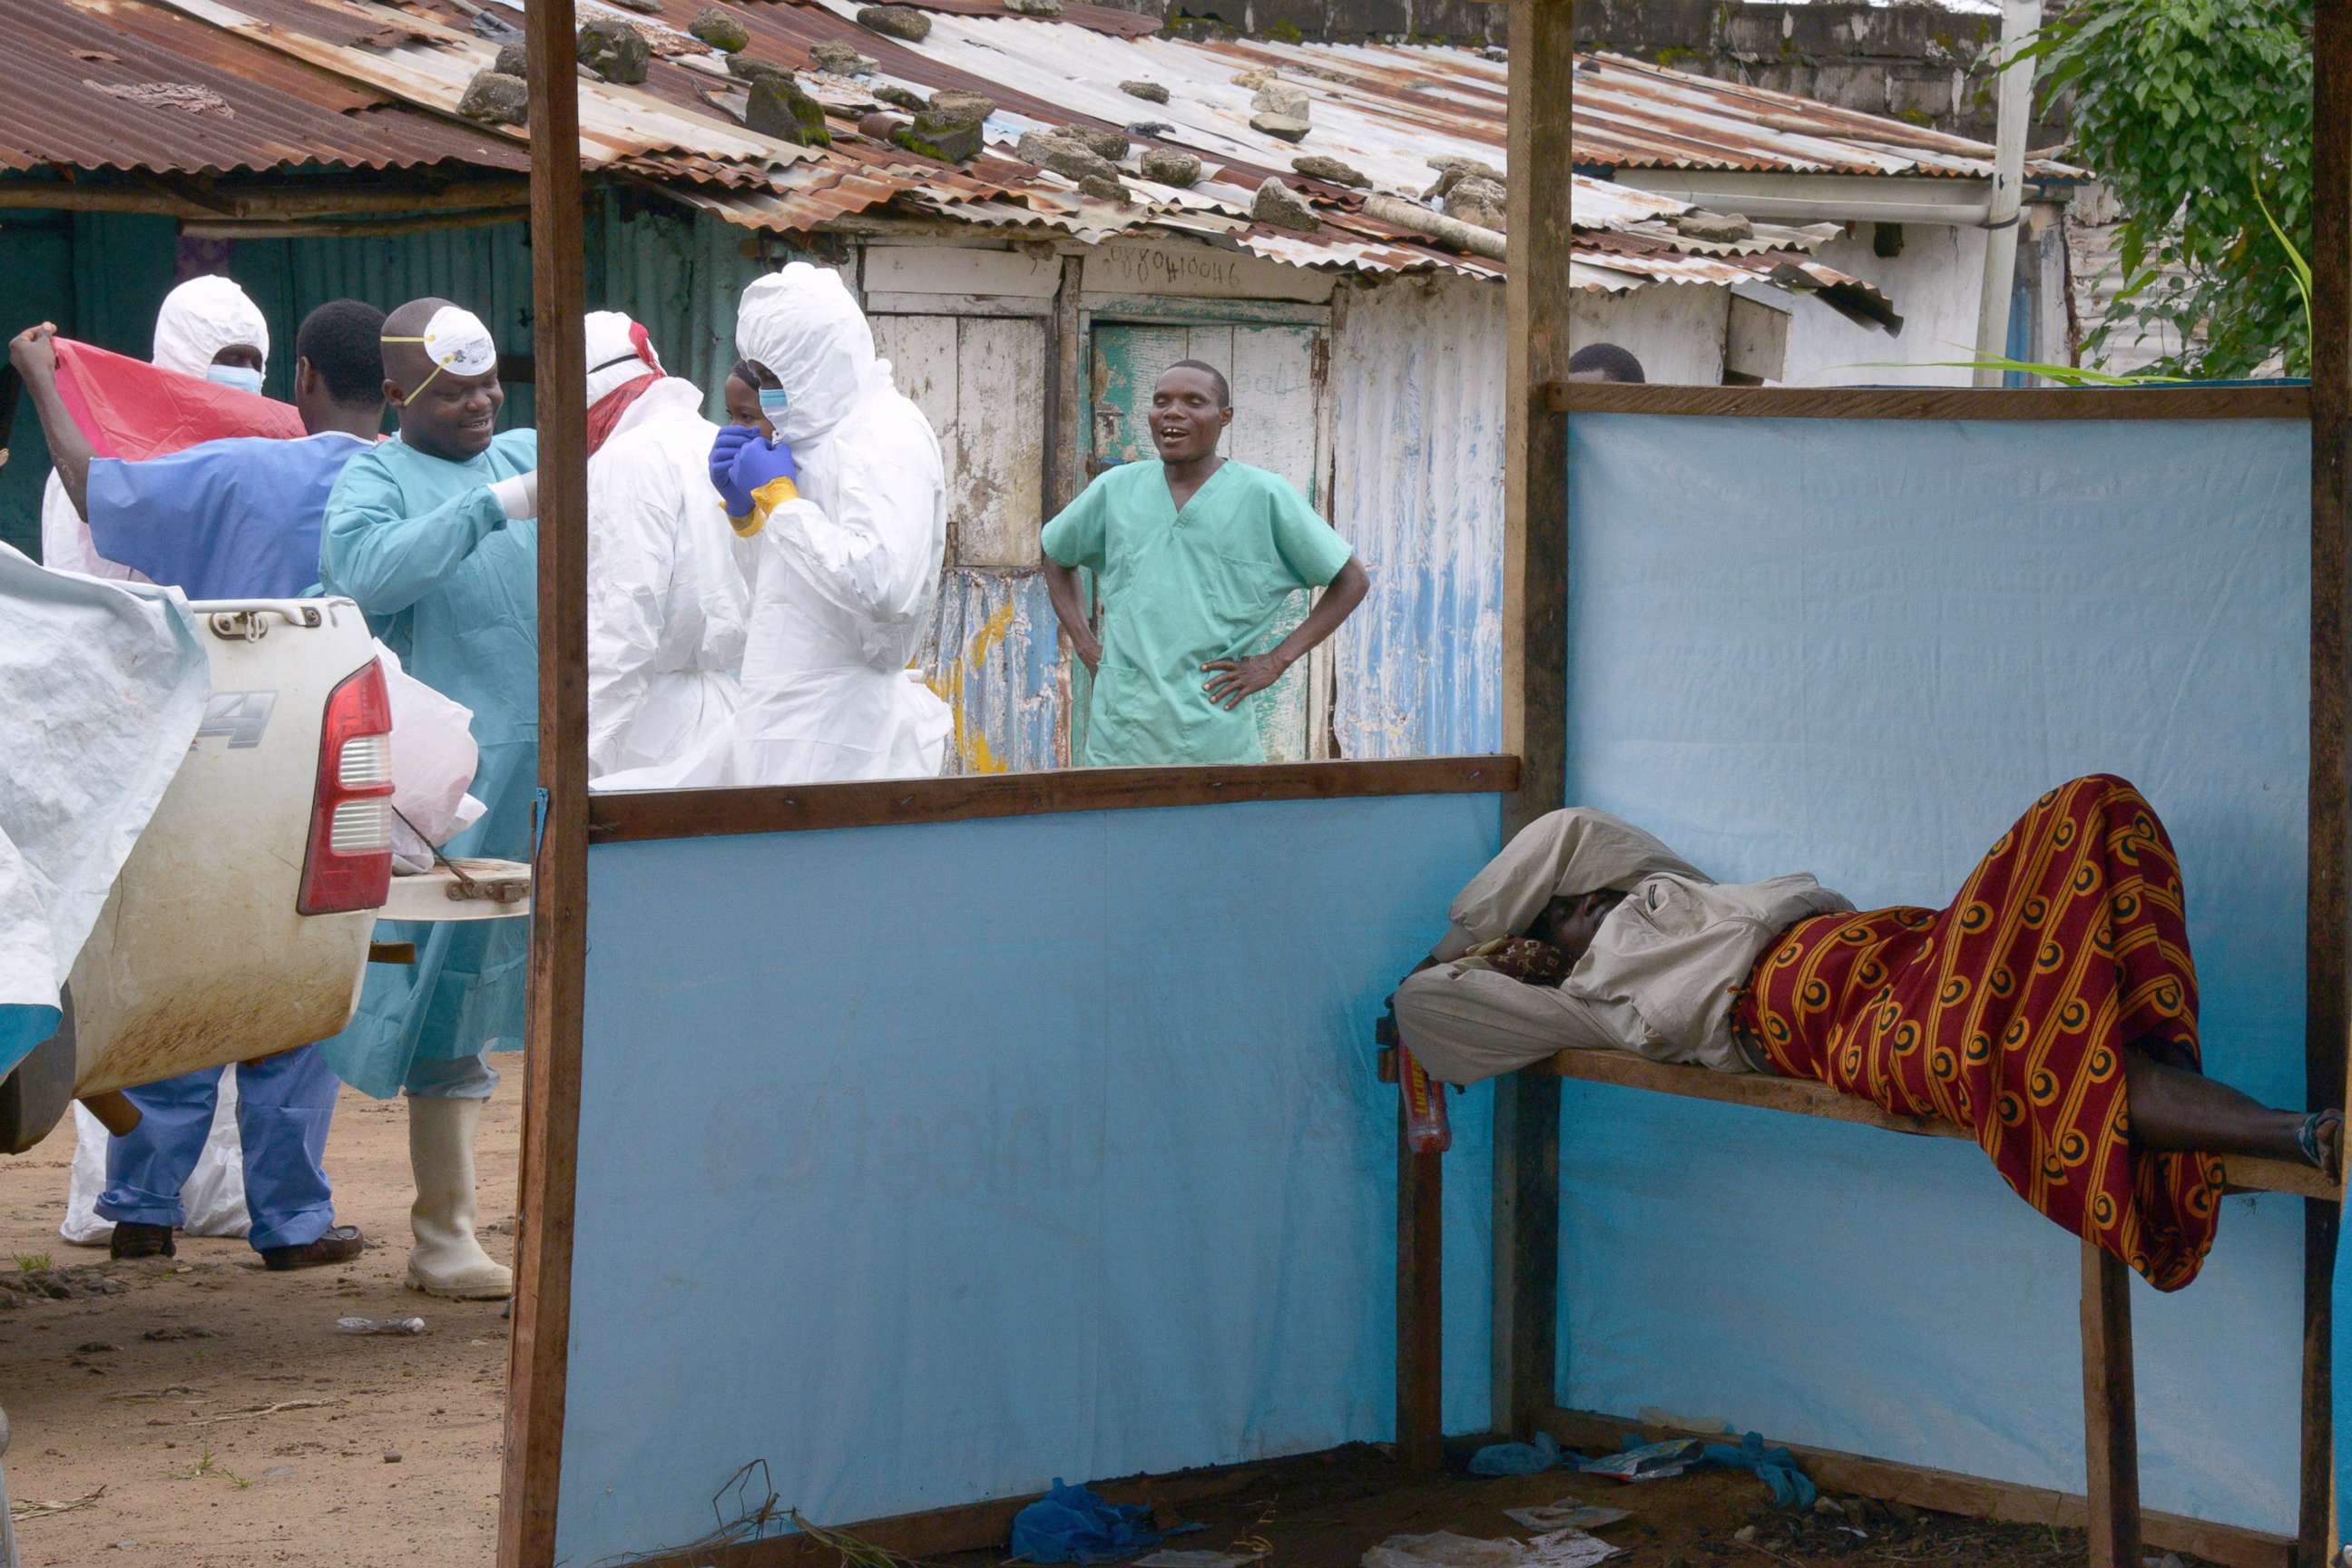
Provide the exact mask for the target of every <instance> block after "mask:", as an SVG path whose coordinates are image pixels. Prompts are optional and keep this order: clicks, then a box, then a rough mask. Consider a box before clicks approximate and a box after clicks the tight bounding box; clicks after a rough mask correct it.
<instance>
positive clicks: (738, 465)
mask: <svg viewBox="0 0 2352 1568" xmlns="http://www.w3.org/2000/svg"><path fill="white" fill-rule="evenodd" d="M799 477H800V469H799V468H798V467H797V466H796V465H795V464H794V463H793V449H792V448H791V447H784V446H776V447H771V446H769V445H768V443H767V442H766V441H765V440H764V439H760V438H754V439H752V440H750V441H746V442H744V443H743V444H742V446H740V447H737V448H736V451H735V468H734V471H733V472H732V473H730V475H729V476H728V483H729V484H730V485H732V486H734V487H735V488H736V489H739V490H741V491H742V492H743V495H744V498H745V500H744V507H743V511H749V510H751V500H750V498H751V497H752V496H755V495H757V494H759V492H760V487H761V486H762V485H766V484H770V483H772V482H773V481H775V480H777V479H798V478H799ZM724 488H725V487H723V486H722V487H721V489H724ZM730 504H731V503H730ZM729 515H730V516H734V517H740V516H742V515H743V512H731V513H730V514H729Z"/></svg>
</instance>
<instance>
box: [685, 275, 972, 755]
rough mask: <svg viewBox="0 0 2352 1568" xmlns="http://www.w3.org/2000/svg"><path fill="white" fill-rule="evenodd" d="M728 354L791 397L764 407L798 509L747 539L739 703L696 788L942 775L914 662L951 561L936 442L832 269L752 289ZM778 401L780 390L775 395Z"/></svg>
mask: <svg viewBox="0 0 2352 1568" xmlns="http://www.w3.org/2000/svg"><path fill="white" fill-rule="evenodd" d="M735 343H736V348H737V350H738V351H739V352H740V353H741V354H742V355H743V357H744V358H746V359H748V360H751V361H753V362H755V363H758V364H760V365H761V366H763V367H765V368H766V369H767V370H769V371H770V372H772V374H774V375H775V376H776V377H777V378H778V380H779V381H781V382H782V392H783V394H784V397H785V399H786V402H785V405H784V407H782V409H781V410H776V411H773V412H772V413H771V415H770V420H771V422H772V424H773V425H774V426H775V428H776V435H777V437H778V439H779V441H780V442H781V443H782V445H785V446H788V447H791V448H792V452H793V461H794V463H795V464H796V465H797V466H798V468H799V470H800V471H799V475H798V477H797V479H795V481H794V484H795V486H796V488H797V489H798V491H799V494H798V496H797V497H796V498H795V499H793V500H785V501H783V502H782V503H781V504H778V505H776V506H774V507H773V508H772V510H767V511H766V514H765V518H764V521H762V522H761V524H760V525H759V526H758V532H757V533H756V534H755V535H754V536H753V541H752V542H753V543H754V545H755V546H756V547H757V558H758V566H757V571H756V573H755V574H754V576H753V579H752V594H751V636H750V641H749V644H748V646H747V647H746V648H745V651H744V656H743V697H742V705H741V707H740V709H739V710H737V713H736V716H735V722H734V725H733V739H732V743H731V744H730V746H729V747H728V748H727V749H726V752H725V755H724V756H723V757H721V756H716V755H714V756H711V757H709V758H707V759H705V762H704V764H703V765H701V766H698V767H697V768H695V769H693V770H691V772H692V773H693V774H694V775H695V776H694V777H693V780H692V782H695V783H703V784H806V783H814V782H823V781H827V780H849V779H887V778H908V777H920V776H929V775H931V774H935V773H938V772H939V771H940V763H941V762H942V761H943V760H944V758H945V756H946V754H947V742H948V734H949V731H950V729H951V728H952V721H951V718H950V713H949V710H948V705H947V704H946V703H945V702H943V701H941V700H940V698H939V697H938V695H937V694H936V693H934V692H933V691H932V690H931V689H929V687H928V686H926V685H924V684H923V682H922V679H921V678H920V676H919V674H918V673H916V672H915V671H913V670H911V669H909V668H908V665H909V664H910V663H911V661H912V660H913V658H914V657H915V654H916V651H917V650H918V649H919V647H921V646H922V642H923V638H924V636H925V634H926V633H927V632H928V631H929V626H930V620H931V610H932V605H933V604H934V603H935V602H936V601H937V599H938V597H939V587H940V568H941V565H942V563H943V562H944V559H945V557H946V553H947V479H946V474H945V471H944V468H943V466H942V464H941V462H940V443H939V437H937V436H936V435H935V434H933V432H932V430H931V426H930V422H929V420H927V419H925V418H924V417H923V413H922V410H920V409H919V408H917V407H916V406H915V405H914V403H913V402H912V401H911V400H910V399H908V397H907V396H906V395H904V394H902V393H900V392H899V391H898V388H897V387H896V386H894V385H893V384H892V383H891V378H890V366H889V363H888V362H887V361H884V360H878V359H877V358H875V356H874V334H873V331H871V330H870V329H869V328H868V327H867V325H866V316H865V313H864V312H863V311H861V310H858V308H857V302H856V300H853V299H852V298H851V297H850V294H849V290H848V289H846V288H845V287H844V286H843V285H842V281H841V279H840V277H839V275H838V274H836V273H835V272H832V271H830V270H828V269H826V268H818V267H812V266H810V265H808V264H807V263H806V262H794V263H793V264H792V265H791V266H789V267H787V268H784V269H783V270H782V271H781V272H777V273H772V274H770V275H769V276H767V277H765V278H762V279H759V280H758V281H757V282H755V283H753V284H752V285H751V287H750V288H749V289H745V290H744V292H743V300H742V303H741V306H740V309H739V310H738V312H737V315H736V328H735ZM771 395H772V394H771Z"/></svg>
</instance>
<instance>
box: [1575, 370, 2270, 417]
mask: <svg viewBox="0 0 2352 1568" xmlns="http://www.w3.org/2000/svg"><path fill="white" fill-rule="evenodd" d="M1544 401H1545V404H1546V405H1547V406H1548V407H1549V408H1550V409H1551V411H1552V412H1553V413H1555V414H1683V415H1695V416H1704V417H1707V418H1714V419H2302V418H2306V417H2308V416H2309V415H2310V411H2311V407H2312V395H2311V389H2310V388H2308V387H2301V386H2200V387H2174V388H2139V389H2133V388H2116V387H2084V388H2081V389H2079V390H2071V391H2070V390H2066V389H2063V388H2058V387H2046V386H2045V387H2026V388H2021V389H2019V390H2017V391H2013V392H2011V391H2003V390H2000V389H1999V388H1990V389H1980V388H1977V387H1969V386H1665V385H1648V384H1643V385H1632V386H1627V385H1621V384H1615V383H1608V382H1586V381H1580V382H1569V381H1565V380H1562V379H1559V378H1554V379H1553V380H1552V381H1551V382H1550V384H1549V385H1547V386H1546V387H1545V388H1544Z"/></svg>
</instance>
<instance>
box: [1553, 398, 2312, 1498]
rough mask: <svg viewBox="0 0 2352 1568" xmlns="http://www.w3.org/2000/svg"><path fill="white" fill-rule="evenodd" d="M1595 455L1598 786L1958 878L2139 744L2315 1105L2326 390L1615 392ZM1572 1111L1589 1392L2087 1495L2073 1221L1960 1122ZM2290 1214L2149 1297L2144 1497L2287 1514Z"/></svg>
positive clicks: (1577, 1328) (2239, 973)
mask: <svg viewBox="0 0 2352 1568" xmlns="http://www.w3.org/2000/svg"><path fill="white" fill-rule="evenodd" d="M2147 395H2148V396H2151V397H2158V396H2163V395H2165V394H2162V393H2150V394H2147ZM1570 476H1571V477H1570V494H1569V516H1570V530H1569V532H1570V546H1569V551H1570V555H1569V560H1570V573H1569V577H1570V605H1569V625H1570V660H1569V668H1570V687H1569V721H1570V733H1569V745H1568V753H1569V758H1570V764H1569V778H1568V795H1569V798H1570V800H1572V801H1576V802H1580V803H1582V804H1585V805H1596V806H1601V807H1603V808H1605V809H1608V810H1611V811H1613V812H1617V813H1619V814H1621V815H1622V816H1627V817H1629V818H1631V819H1632V820H1633V821H1635V822H1638V823H1640V824H1641V825H1643V826H1645V827H1647V828H1649V829H1651V830H1652V831H1654V832H1655V833H1657V834H1658V835H1660V836H1661V837H1664V839H1665V840H1666V841H1667V842H1668V843H1670V844H1672V845H1674V846H1675V847H1676V848H1677V849H1679V850H1681V851H1682V852H1683V853H1684V854H1685V855H1686V856H1688V857H1689V858H1692V859H1693V860H1695V861H1696V863H1697V864H1698V865H1699V866H1700V867H1702V868H1705V869H1706V870H1707V871H1708V872H1709V873H1710V874H1712V875H1714V876H1716V877H1717V878H1719V879H1727V880H1746V879H1755V878H1761V877H1765V876H1769V875H1774V874H1778V873H1780V872H1786V871H1795V870H1809V871H1812V872H1814V873H1816V874H1818V875H1819V876H1820V877H1821V879H1822V881H1824V882H1825V883H1827V884H1828V885H1829V886H1831V887H1833V888H1836V889H1840V890H1841V891H1843V892H1844V893H1846V894H1847V895H1848V896H1850V897H1851V898H1853V900H1855V901H1856V902H1857V903H1858V904H1860V905H1863V906H1864V907H1869V906H1871V905H1873V904H1883V903H1897V902H1902V903H1924V904H1929V905H1936V906H1940V905H1942V904H1943V903H1944V902H1946V901H1947V900H1948V899H1949V898H1950V897H1951V895H1952V894H1953V892H1954V891H1955V890H1956V889H1958V886H1959V884H1960V881H1961V879H1962V878H1963V877H1964V876H1965V875H1966V873H1967V871H1968V869H1969V867H1970V866H1971V865H1972V864H1973V863H1974V861H1975V859H1976V858H1977V857H1978V856H1979V855H1980V854H1981V853H1983V851H1984V850H1985V849H1986V847H1989V846H1990V844H1991V843H1992V842H1993V840H1994V839H1995V838H1997V837H1999V836H2000V833H2001V832H2002V830H2003V829H2004V828H2005V827H2006V826H2008V825H2009V823H2010V822H2011V820H2012V819H2014V818H2015V817H2016V816H2017V815H2018V814H2019V813H2020V812H2021V811H2022V810H2023V809H2024V807H2025V806H2026V805H2028V804H2029V803H2031V802H2032V799H2033V798H2034V796H2036V795H2039V794H2040V793H2041V792H2042V790H2044V789H2047V788H2049V787H2050V786H2051V785H2053V784H2058V783H2060V782H2062V781H2063V780H2065V779H2067V778H2070V777H2073V776H2075V775H2077V774H2081V773H2092V772H2113V773H2122V774H2123V775H2125V776H2126V777H2127V778H2129V779H2131V780H2133V781H2134V782H2135V783H2137V784H2139V785H2140V787H2141V788H2142V789H2143V790H2144V791H2145V792H2146V794H2147V796H2148V798H2149V799H2150V801H2151V802H2152V803H2153V804H2154V805H2155V806H2156V808H2157V810H2158V812H2159V813H2160V814H2161V815H2162V816H2163V817H2164V819H2165V821H2166V823H2167V825H2168V826H2169V828H2170V829H2171V832H2172V836H2173V839H2174V842H2175V844H2176V846H2177V847H2178V848H2179V852H2180V857H2181V863H2182V869H2183V875H2184V879H2185V880H2186V883H2187V888H2188V895H2189V931H2190V939H2191V942H2192V944H2193V947H2194V950H2195V956H2196V960H2197V968H2198V974H2199V978H2200V984H2201V986H2202V992H2203V1016H2202V1023H2203V1034H2204V1040H2205V1047H2206V1066H2207V1070H2208V1071H2209V1072H2210V1073H2212V1074H2213V1075H2215V1076H2217V1077H2220V1078H2221V1079H2226V1080H2227V1081H2229V1082H2231V1083H2233V1084H2236V1085H2237V1086H2239V1087H2240V1088H2242V1089H2246V1090H2247V1091H2249V1092H2251V1093H2252V1094H2254V1095H2255V1096H2257V1097H2259V1098H2261V1099H2263V1100H2266V1101H2269V1102H2270V1103H2273V1104H2280V1105H2298V1104H2300V1103H2301V1102H2302V1096H2303V1033H2302V1031H2303V994H2304V974H2303V952H2304V947H2303V914H2304V889H2305V778H2306V774H2305V763H2306V755H2307V752H2306V733H2307V732H2306V728H2305V726H2306V717H2307V691H2308V672H2309V653H2308V637H2309V603H2310V568H2309V555H2308V550H2309V536H2310V531H2309V525H2310V509H2309V496H2310V458H2309V431H2308V427H2307V426H2305V425H2304V424H2302V423H2300V422H2268V421H2261V422H2255V421H2212V422H2197V423H2187V422H2181V421H2176V420H2153V421H2115V422H2098V423H2088V424H2084V423H2075V422H2071V421H2069V422H2025V421H2021V422H2001V423H1990V422H1988V423H1930V422H1917V421H1909V420H1854V421H1845V420H1814V419H1790V420H1778V419H1728V420H1717V419H1696V418H1674V417H1657V416H1647V417H1645V416H1603V415H1589V416H1575V417H1573V418H1571V419H1570ZM1562 1114H1563V1127H1562V1137H1561V1157H1560V1174H1561V1188H1562V1205H1563V1215H1562V1234H1563V1243H1562V1253H1563V1259H1562V1270H1561V1291H1562V1295H1561V1306H1560V1329H1561V1335H1560V1355H1561V1361H1560V1368H1561V1373H1560V1386H1559V1394H1560V1398H1561V1403H1563V1404H1565V1405H1570V1406H1572V1407H1579V1408H1585V1409H1598V1410H1605V1411H1613V1412H1619V1413H1623V1414H1632V1413H1633V1412H1634V1411H1635V1410H1637V1409H1638V1408H1639V1407H1641V1406H1643V1405H1657V1406H1663V1407H1664V1408H1666V1409H1668V1410H1672V1411H1675V1412H1676V1413H1678V1414H1680V1415H1690V1416H1721V1417H1724V1418H1726V1419H1727V1420H1730V1421H1732V1422H1734V1423H1736V1424H1738V1426H1740V1427H1741V1428H1742V1429H1746V1428H1748V1427H1757V1428H1760V1429H1762V1430H1764V1431H1766V1432H1769V1433H1770V1434H1772V1435H1773V1436H1775V1437H1778V1438H1782V1439H1789V1440H1795V1441H1801V1442H1805V1443H1810V1444H1816V1445H1821V1446H1824V1447H1833V1448H1843V1449H1848V1450H1859V1451H1862V1452H1865V1453H1870V1454H1874V1455H1880V1456H1884V1457H1886V1458H1895V1459H1900V1460H1906V1461H1910V1462H1913V1463H1917V1464H1923V1465H1932V1466H1937V1467H1941V1468H1947V1469H1953V1470H1959V1471H1965V1472H1969V1473H1973V1474H1978V1475H1986V1476H1993V1477H1998V1478H2002V1479H2011V1480H2016V1481H2021V1482H2030V1483H2035V1484H2040V1485H2063V1486H2064V1487H2066V1488H2067V1489H2072V1490H2080V1489H2081V1487H2082V1484H2083V1475H2084V1470H2083V1448H2082V1429H2083V1417H2082V1392H2081V1390H2082V1370H2081V1368H2082V1363H2081V1359H2080V1348H2079V1347H2080V1339H2079V1335H2078V1326H2077V1318H2076V1310H2077V1301H2078V1299H2079V1280H2080V1261H2079V1259H2080V1248H2079V1245H2078V1244H2077V1243H2076V1241H2075V1240H2074V1237H2071V1236H2069V1235H2067V1234H2066V1233H2064V1232H2063V1231H2061V1230H2059V1229H2058V1228H2057V1227H2056V1226H2053V1225H2052V1224H2050V1223H2049V1222H2048V1221H2046V1220H2044V1219H2042V1217H2041V1216H2040V1215H2036V1214H2034V1213H2033V1212H2032V1210H2031V1209H2029V1208H2028V1207H2027V1206H2026V1205H2024V1204H2023V1203H2022V1202H2021V1201H2020V1200H2019V1199H2018V1198H2016V1197H2014V1196H2013V1195H2011V1194H2010V1192H2009V1191H2008V1189H2007V1188H2006V1187H2004V1186H2003V1185H2002V1184H2001V1183H2000V1179H1999V1177H1998V1176H1997V1175H1996V1174H1995V1173H1994V1172H1993V1170H1992V1168H1991V1165H1990V1163H1989V1162H1987V1161H1986V1160H1985V1159H1984V1157H1983V1155H1982V1154H1981V1153H1980V1152H1978V1151H1977V1150H1976V1149H1975V1148H1974V1147H1973V1146H1972V1145H1970V1144H1968V1143H1966V1142H1956V1141H1947V1140H1940V1139H1904V1138H1898V1137H1895V1136H1892V1135H1890V1134H1886V1133H1884V1132H1879V1131H1871V1130H1868V1129H1863V1128H1857V1127H1853V1126H1849V1125H1843V1124H1840V1123H1836V1122H1831V1121H1809V1120H1804V1119H1800V1118H1796V1117H1790V1116H1788V1115H1784V1114H1779V1113H1774V1112H1768V1111H1762V1110H1747V1109H1742V1108H1736V1107H1727V1106H1721V1105H1716V1104H1710V1103H1703V1102H1698V1101H1693V1100H1677V1099H1670V1098H1667V1097H1664V1096H1658V1095H1645V1094H1638V1093H1633V1092H1631V1091H1627V1090H1623V1089H1611V1088H1606V1087H1601V1086H1598V1085H1581V1084H1575V1083H1570V1084H1569V1085H1567V1086H1566V1095H1565V1104H1564V1108H1563V1113H1562ZM2300 1206H2301V1200H2298V1199H2291V1198H2284V1197H2276V1196H2261V1197H2237V1198H2231V1199H2228V1200H2226V1204H2225V1213H2224V1215H2223V1218H2222V1222H2221V1238H2220V1241H2219V1244H2218V1245H2217V1246H2216V1247H2215V1249H2214V1252H2213V1255H2212V1257H2211V1259H2210V1262H2209V1263H2208V1265H2207V1268H2206V1270H2205V1272H2204V1274H2203V1276H2202V1277H2201V1278H2200V1279H2199V1280H2198V1281H2197V1282H2196V1283H2194V1284H2193V1285H2191V1286H2190V1287H2189V1289H2187V1290H2185V1291H2182V1292H2180V1293H2179V1294H2177V1295H2174V1296H2169V1297H2162V1296H2158V1295H2157V1294H2156V1293H2154V1292H2153V1291H2150V1290H2148V1289H2147V1288H2146V1287H2145V1286H2138V1287H2137V1289H2135V1291H2134V1294H2133V1311H2134V1330H2135V1334H2136V1342H2137V1357H2138V1364H2137V1376H2138V1395H2139V1417H2140V1453H2141V1460H2142V1475H2143V1480H2144V1490H2145V1496H2146V1501H2147V1505H2148V1506H2149V1507H2151V1508H2155V1509H2161V1510H2169V1511H2174V1512H2179V1513H2188V1514H2195V1515H2200V1516H2202V1517H2206V1518H2210V1519H2214V1520H2219V1521H2226V1522H2230V1523H2235V1524H2242V1525H2247V1526H2252V1527H2256V1528H2262V1529H2268V1530H2273V1531H2284V1532H2289V1533H2291V1532H2292V1531H2293V1530H2294V1518H2295V1490H2294V1489H2295V1476H2296V1462H2297V1461H2296V1419H2295V1403H2296V1397H2297V1386H2298V1378H2299V1374H2300V1364H2301V1363H2300V1352H2299V1346H2300V1336H2301V1327H2302V1325H2301V1298H2302V1284H2301V1280H2302V1246H2301V1237H2302V1227H2301V1215H2300V1214H2299V1212H2298V1211H2299V1209H2300ZM2136 1284H2137V1282H2136Z"/></svg>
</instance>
